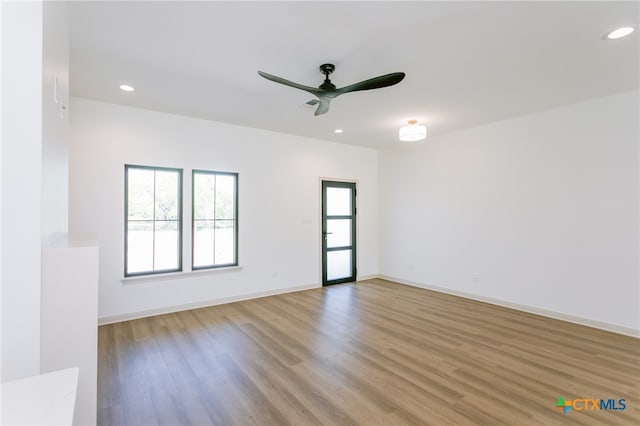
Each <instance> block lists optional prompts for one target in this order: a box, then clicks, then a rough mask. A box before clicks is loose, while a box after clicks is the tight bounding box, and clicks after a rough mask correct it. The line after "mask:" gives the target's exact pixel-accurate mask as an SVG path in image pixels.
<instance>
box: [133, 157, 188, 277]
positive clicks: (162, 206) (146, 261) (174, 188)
mask: <svg viewBox="0 0 640 426" xmlns="http://www.w3.org/2000/svg"><path fill="white" fill-rule="evenodd" d="M125 194H126V198H125V220H126V224H125V276H132V275H145V274H154V273H161V272H176V271H181V270H182V243H181V240H182V238H181V235H182V170H181V169H169V168H162V167H147V166H131V165H125Z"/></svg>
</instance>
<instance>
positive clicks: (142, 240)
mask: <svg viewBox="0 0 640 426" xmlns="http://www.w3.org/2000/svg"><path fill="white" fill-rule="evenodd" d="M148 271H153V222H152V221H146V222H129V226H128V229H127V274H134V273H136V272H148Z"/></svg>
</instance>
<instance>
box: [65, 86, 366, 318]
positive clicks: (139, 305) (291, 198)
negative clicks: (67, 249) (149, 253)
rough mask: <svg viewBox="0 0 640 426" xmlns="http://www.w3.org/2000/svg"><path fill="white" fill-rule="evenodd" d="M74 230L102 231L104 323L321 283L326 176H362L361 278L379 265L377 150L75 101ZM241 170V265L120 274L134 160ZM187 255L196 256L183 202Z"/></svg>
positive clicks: (188, 173)
mask: <svg viewBox="0 0 640 426" xmlns="http://www.w3.org/2000/svg"><path fill="white" fill-rule="evenodd" d="M70 117H71V129H70V132H71V133H70V134H71V143H70V209H69V215H70V230H71V232H89V233H95V234H97V235H98V236H99V240H100V289H99V314H100V318H101V319H102V321H103V322H104V321H109V320H113V319H117V318H122V317H128V316H133V315H136V314H138V313H144V312H148V311H154V310H157V311H163V310H165V309H167V310H169V309H168V308H171V307H174V306H183V305H192V304H199V303H208V302H211V301H223V300H225V299H229V298H230V299H234V298H239V297H244V296H250V295H256V294H262V293H269V292H273V291H281V290H282V291H284V290H286V289H293V288H296V287H299V286H318V285H319V283H320V282H321V279H320V262H321V255H320V178H321V177H327V178H334V179H343V180H357V181H358V276H359V277H362V276H367V275H374V274H377V272H378V265H377V259H378V237H377V230H378V223H377V209H378V201H377V182H378V180H377V151H375V150H372V149H366V148H361V147H355V146H348V145H343V144H337V143H332V142H325V141H318V140H313V139H307V138H302V137H297V136H292V135H286V134H280V133H274V132H268V131H263V130H257V129H251V128H245V127H239V126H233V125H228V124H222V123H216V122H210V121H205V120H198V119H192V118H187V117H182V116H177V115H171V114H165V113H158V112H153V111H147V110H141V109H135V108H130V107H124V106H119V105H113V104H106V103H100V102H96V101H91V100H86V99H77V98H72V101H71V110H70ZM125 164H140V165H152V166H166V167H180V168H183V169H184V181H185V185H184V188H185V192H184V199H185V205H186V206H190V191H189V190H188V189H189V188H190V179H191V169H208V170H218V171H233V172H238V173H239V204H240V209H239V232H240V236H239V262H240V264H241V265H242V269H240V270H228V271H216V272H210V273H192V274H184V275H180V276H178V277H171V278H153V279H149V280H142V281H127V282H125V283H123V282H121V278H122V276H123V259H124V165H125ZM184 216H185V223H184V229H183V233H184V235H185V239H184V241H185V244H184V253H183V258H184V261H183V263H184V264H185V265H184V266H185V269H188V265H189V263H190V244H189V243H188V242H189V241H190V240H189V235H190V223H189V219H190V210H189V209H188V208H186V209H185V210H184Z"/></svg>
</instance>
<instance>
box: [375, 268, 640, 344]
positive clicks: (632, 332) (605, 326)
mask: <svg viewBox="0 0 640 426" xmlns="http://www.w3.org/2000/svg"><path fill="white" fill-rule="evenodd" d="M378 278H381V279H384V280H388V281H393V282H395V283H398V284H403V285H409V286H412V287H419V288H424V289H427V290H432V291H436V292H438V293H445V294H450V295H452V296H458V297H464V298H465V299H471V300H477V301H479V302H485V303H490V304H492V305H497V306H502V307H505V308H511V309H516V310H518V311H523V312H528V313H530V314H536V315H541V316H543V317H548V318H553V319H557V320H561V321H567V322H571V323H574V324H579V325H584V326H587V327H592V328H597V329H600V330H604V331H610V332H612V333H618V334H624V335H625V336H631V337H636V338H640V330H636V329H634V328H629V327H623V326H620V325H617V324H610V323H607V322H602V321H595V320H592V319H589V318H582V317H577V316H574V315H569V314H564V313H562V312H555V311H549V310H546V309H541V308H535V307H532V306H526V305H521V304H519V303H513V302H507V301H505V300H500V299H494V298H491V297H484V296H479V295H477V294H472V293H466V292H463V291H457V290H451V289H448V288H444V287H437V286H432V285H427V284H423V283H419V282H416V281H410V280H404V279H402V278H397V277H392V276H389V275H379V276H378Z"/></svg>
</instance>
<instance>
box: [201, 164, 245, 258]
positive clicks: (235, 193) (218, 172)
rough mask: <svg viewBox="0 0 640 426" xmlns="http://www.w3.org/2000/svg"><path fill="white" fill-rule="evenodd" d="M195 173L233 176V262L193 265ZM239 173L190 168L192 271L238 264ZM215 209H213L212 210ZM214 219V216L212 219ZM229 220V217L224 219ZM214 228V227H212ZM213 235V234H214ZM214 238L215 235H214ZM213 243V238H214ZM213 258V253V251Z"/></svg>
mask: <svg viewBox="0 0 640 426" xmlns="http://www.w3.org/2000/svg"><path fill="white" fill-rule="evenodd" d="M196 174H207V175H222V176H233V177H234V178H235V187H234V203H233V204H234V206H233V219H232V220H233V221H234V225H235V226H234V231H235V232H234V236H233V237H234V254H233V255H234V260H235V261H234V262H233V263H224V264H220V265H208V266H194V264H193V262H194V259H195V250H194V245H195V238H194V237H195V223H196V218H195V216H196V209H195V196H194V195H195V190H196V185H195V175H196ZM239 187H240V184H239V175H238V173H237V172H221V171H215V170H202V169H192V170H191V270H192V271H203V270H207V269H220V268H232V267H237V266H240V263H239V260H238V252H239V251H238V246H239V241H238V240H239V220H238V199H239V198H240V197H239V192H238V190H239ZM214 211H215V210H214ZM199 220H200V219H199ZM213 220H214V221H215V220H216V219H215V218H214V219H213ZM224 220H229V219H224ZM214 229H215V227H214ZM214 235H215V234H214ZM214 238H215V237H214ZM214 244H215V239H214ZM214 260H215V253H214Z"/></svg>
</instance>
